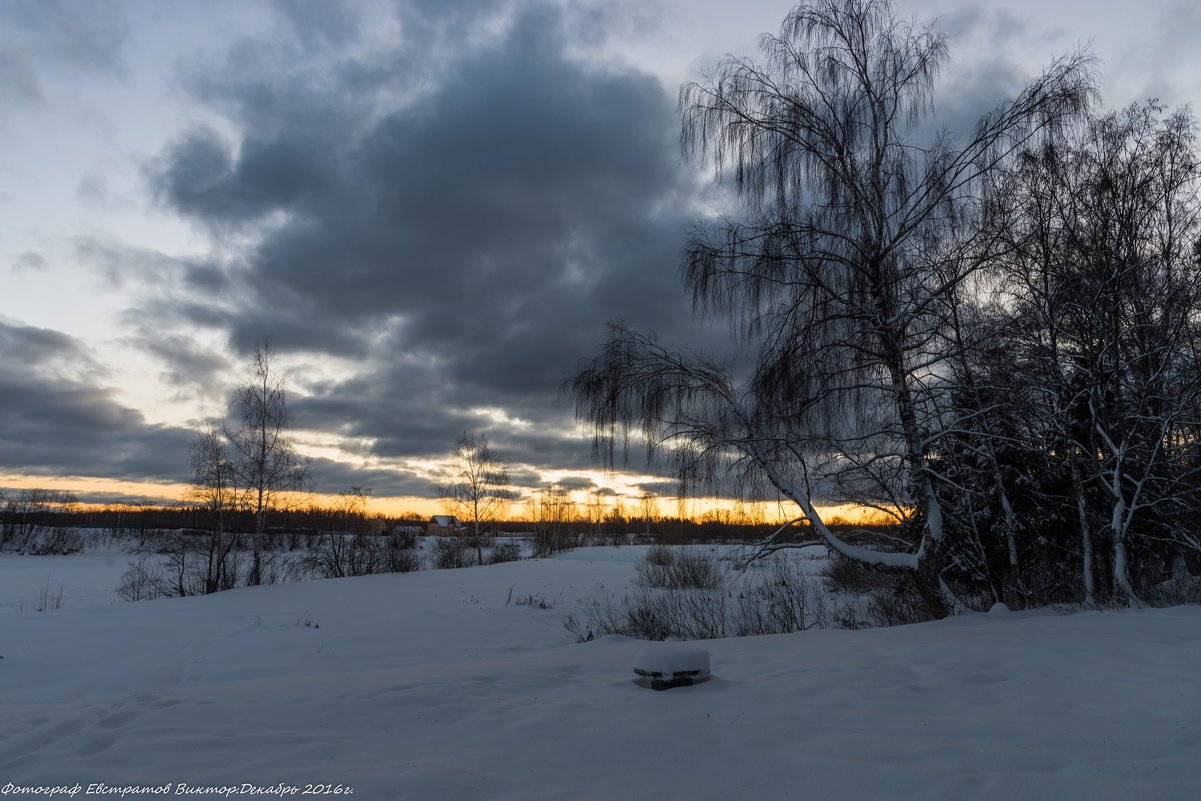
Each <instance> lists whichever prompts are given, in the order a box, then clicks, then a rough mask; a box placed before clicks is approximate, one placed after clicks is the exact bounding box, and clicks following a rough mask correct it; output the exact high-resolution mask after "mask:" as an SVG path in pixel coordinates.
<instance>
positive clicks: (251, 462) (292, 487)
mask: <svg viewBox="0 0 1201 801" xmlns="http://www.w3.org/2000/svg"><path fill="white" fill-rule="evenodd" d="M274 361H275V351H274V350H273V349H272V348H271V346H270V345H269V344H266V343H260V344H258V345H256V346H255V349H254V355H253V356H252V357H251V362H250V379H249V380H248V381H247V383H246V385H245V386H243V387H242V388H241V389H239V390H238V391H237V392H236V393H235V395H234V398H233V404H232V406H233V409H234V412H235V414H236V417H237V421H238V427H237V428H234V429H230V428H228V427H227V428H226V430H225V435H226V438H227V439H228V441H229V444H230V449H231V455H232V459H231V462H230V464H231V465H232V466H233V469H234V473H235V475H236V476H237V479H238V483H239V486H240V487H241V489H242V491H243V493H244V496H245V503H246V506H247V507H248V508H249V509H250V510H251V511H252V512H253V513H254V538H253V541H252V549H253V561H252V563H251V567H250V575H249V578H248V583H249V584H251V585H256V584H260V583H262V580H263V573H262V562H263V549H264V547H265V544H266V530H267V515H268V513H269V512H270V511H271V510H272V509H274V508H277V507H278V506H279V505H280V504H281V503H283V502H284V501H285V499H286V498H287V496H288V495H289V494H291V493H294V492H296V491H298V490H301V489H302V488H303V487H304V486H305V483H306V482H307V480H308V477H309V472H310V470H309V468H310V462H309V460H307V459H305V458H304V457H302V456H300V454H298V453H297V452H296V448H295V444H294V443H293V441H292V438H291V427H290V421H289V418H288V405H287V391H286V381H285V380H284V378H283V376H281V375H279V374H278V373H277V372H276V371H275V365H274Z"/></svg>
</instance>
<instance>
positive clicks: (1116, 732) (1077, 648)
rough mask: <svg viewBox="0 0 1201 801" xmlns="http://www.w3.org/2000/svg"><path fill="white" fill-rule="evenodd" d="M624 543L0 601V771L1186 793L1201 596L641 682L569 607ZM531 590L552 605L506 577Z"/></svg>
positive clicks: (597, 589)
mask: <svg viewBox="0 0 1201 801" xmlns="http://www.w3.org/2000/svg"><path fill="white" fill-rule="evenodd" d="M639 556H640V550H639V549H633V548H622V549H616V550H614V549H586V550H580V551H577V552H575V553H572V554H568V555H565V557H564V558H561V559H549V560H537V561H524V562H516V563H510V564H502V565H495V566H490V567H484V568H468V569H462V570H443V571H423V572H419V573H410V574H404V575H388V576H371V577H366V578H360V579H343V580H335V581H314V582H308V583H304V584H286V585H277V586H273V587H261V588H249V589H243V590H235V591H232V592H227V593H222V594H219V595H214V596H209V597H206V598H185V599H176V600H161V601H153V602H146V603H139V604H120V605H106V604H97V605H92V606H79V607H76V608H72V607H71V606H69V605H65V606H64V608H62V609H59V610H52V611H48V612H44V613H37V614H16V613H11V614H9V613H5V614H3V616H2V617H0V655H2V656H3V657H4V658H3V660H2V661H0V721H2V725H0V786H2V785H4V784H7V783H10V782H11V783H13V784H16V785H31V784H42V785H45V784H71V783H74V782H76V781H78V782H80V783H81V784H83V785H84V786H85V787H86V786H87V784H89V783H96V782H104V783H107V784H109V785H115V786H124V785H135V784H136V785H153V784H160V785H161V784H165V783H173V784H177V783H181V782H185V783H187V784H189V785H230V784H234V785H238V784H241V783H252V784H257V785H261V786H267V785H274V784H279V783H281V782H283V783H285V784H292V785H299V786H301V787H303V786H304V785H305V784H309V783H314V784H316V783H329V784H333V785H337V784H342V785H348V786H350V787H353V788H354V791H355V796H356V797H358V798H367V799H377V798H383V799H439V800H453V799H522V800H523V801H524V800H526V799H617V798H631V799H643V798H663V799H672V798H680V799H723V801H724V800H725V799H744V798H747V799H751V798H753V799H777V798H778V799H783V798H814V799H825V798H831V799H832V798H838V799H872V801H877V800H878V799H922V800H923V801H928V800H930V799H965V798H971V799H1014V798H1021V799H1034V798H1045V799H1115V800H1116V799H1123V800H1125V799H1138V798H1157V799H1169V798H1171V799H1174V798H1196V797H1201V774H1199V772H1198V771H1197V764H1198V762H1197V760H1198V755H1199V754H1201V714H1199V713H1201V683H1198V682H1197V680H1196V675H1197V666H1198V665H1201V609H1198V608H1196V607H1182V608H1177V609H1170V610H1155V611H1152V610H1140V611H1131V612H1123V613H1104V614H1100V613H1083V614H1077V615H1071V616H1059V615H1055V614H1051V613H1037V614H1030V613H1013V614H1009V615H971V616H965V617H962V618H958V619H954V620H949V621H943V622H939V623H934V624H926V625H920V626H909V627H901V628H894V629H886V630H870V631H809V632H806V633H803V634H796V635H779V636H771V637H758V638H744V639H729V640H715V641H709V642H706V643H704V647H705V648H706V649H707V650H708V651H709V652H710V655H711V660H712V673H713V678H712V679H711V680H710V681H708V682H706V683H703V684H700V685H697V686H694V687H684V688H677V689H672V690H668V691H666V692H652V691H650V690H648V689H645V688H644V687H642V686H639V685H638V684H637V683H635V678H636V677H635V675H634V673H633V669H632V666H633V659H634V655H635V654H636V653H637V652H638V651H639V650H640V649H642V648H643V647H645V643H641V642H637V641H633V640H628V639H624V638H620V637H608V638H602V639H601V640H598V641H595V642H590V643H586V644H575V643H574V642H572V641H571V639H570V638H569V637H568V636H567V634H566V633H565V632H564V630H563V628H562V619H563V617H564V616H565V615H566V614H568V613H571V612H573V611H575V609H576V607H577V605H578V604H579V602H580V601H581V600H583V599H585V598H588V597H591V596H594V595H597V594H602V593H610V594H617V595H620V594H621V593H623V592H624V591H625V590H626V587H627V585H628V583H629V581H630V579H631V578H632V576H633V565H632V564H631V562H633V561H635V560H636V559H637V558H638V557H639ZM39 569H40V568H39ZM39 580H41V579H40V577H39ZM531 596H532V597H534V598H537V599H542V600H544V601H545V602H546V603H547V604H549V605H550V606H551V607H552V608H551V609H542V608H539V606H538V605H529V604H523V605H518V604H517V603H515V602H514V603H508V604H507V603H506V600H512V601H515V600H516V599H523V598H529V597H531ZM15 797H22V796H15ZM29 797H32V796H29ZM127 797H139V796H127ZM145 797H149V796H145ZM181 797H200V796H199V795H198V794H188V793H185V794H184V795H182V796H181Z"/></svg>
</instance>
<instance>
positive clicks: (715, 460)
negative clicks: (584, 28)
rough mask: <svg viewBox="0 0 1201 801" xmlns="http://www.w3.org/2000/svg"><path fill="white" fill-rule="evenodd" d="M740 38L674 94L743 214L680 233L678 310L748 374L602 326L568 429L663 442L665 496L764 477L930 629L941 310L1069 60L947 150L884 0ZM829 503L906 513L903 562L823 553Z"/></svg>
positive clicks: (688, 143)
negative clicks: (744, 362) (631, 431)
mask: <svg viewBox="0 0 1201 801" xmlns="http://www.w3.org/2000/svg"><path fill="white" fill-rule="evenodd" d="M760 41H761V47H762V50H763V55H764V63H763V64H758V63H755V62H753V61H751V60H749V59H745V58H734V57H730V58H727V59H725V60H724V61H722V62H721V63H720V64H719V65H718V67H717V70H716V72H715V73H714V74H713V76H712V77H711V78H710V79H708V80H707V81H706V82H705V83H703V84H688V85H686V86H684V87H683V89H682V90H681V95H680V104H681V108H682V110H683V133H682V140H683V146H684V150H685V152H686V153H688V154H692V155H696V156H700V157H702V158H703V157H708V158H710V159H712V162H713V164H714V166H715V167H716V168H717V171H718V174H719V177H725V176H731V177H732V178H733V182H734V186H735V188H736V190H737V192H738V194H739V196H740V198H741V199H742V200H743V201H744V204H745V206H744V207H745V211H746V214H747V220H746V221H745V222H733V221H726V222H721V223H717V224H710V225H704V226H702V227H700V228H699V229H698V231H697V232H696V234H695V235H694V236H693V238H692V240H691V242H690V244H689V247H688V251H687V256H686V270H685V280H686V284H687V286H688V288H689V289H690V290H691V292H692V296H693V300H694V304H695V307H696V309H697V310H698V312H701V313H704V314H716V315H719V316H723V317H726V318H727V319H728V320H729V321H730V323H731V328H732V331H733V332H734V334H735V337H736V339H737V340H738V341H739V342H741V343H743V344H745V345H747V346H749V347H750V348H752V349H753V352H754V354H755V358H756V364H755V367H754V370H753V372H752V375H751V377H750V379H749V380H748V381H746V382H739V381H735V380H733V379H732V378H731V377H730V376H728V375H727V373H726V371H725V369H724V368H723V366H722V365H720V364H715V363H711V362H708V361H706V360H704V359H699V358H696V357H691V356H687V355H684V354H680V353H677V352H674V351H671V350H669V349H667V348H664V347H663V346H661V345H659V344H658V343H657V342H655V341H653V340H652V339H650V338H647V337H643V336H641V335H639V334H636V333H634V332H631V331H629V330H628V329H626V328H624V327H622V326H614V327H612V328H611V331H610V338H609V342H608V344H607V345H606V347H605V349H604V351H603V352H602V354H601V356H599V357H597V358H596V359H595V360H593V362H592V363H591V364H590V365H588V366H587V367H586V368H585V369H584V370H583V371H582V372H581V373H580V374H579V375H578V376H577V378H576V380H575V383H574V390H575V396H576V401H577V407H576V408H577V414H578V416H579V417H580V418H582V419H584V420H587V421H589V422H590V423H592V424H593V425H594V427H595V431H596V434H597V440H598V444H599V445H600V446H601V448H602V450H608V451H609V452H610V454H611V449H612V446H613V442H614V440H615V438H616V437H617V436H618V435H619V434H620V433H622V432H624V431H625V430H628V428H629V427H631V426H633V427H638V428H641V429H642V431H643V433H644V434H645V435H646V436H647V440H648V442H649V443H651V444H670V445H671V447H672V451H673V455H674V456H675V458H676V465H677V468H678V470H679V473H680V476H681V478H682V479H684V480H690V479H693V478H697V477H703V476H712V475H714V473H715V471H716V470H717V468H718V467H721V466H730V465H734V466H737V467H740V468H743V470H742V475H743V476H744V477H746V478H748V479H759V480H761V479H766V481H767V482H768V483H769V484H770V486H771V487H773V488H774V489H775V491H777V492H778V493H780V494H781V495H782V496H783V497H785V498H787V499H789V500H791V501H792V502H794V503H795V504H796V505H797V507H798V508H799V510H800V518H801V519H808V520H809V521H810V522H811V524H812V525H813V529H814V530H815V531H816V532H817V533H818V534H819V535H820V536H821V537H822V538H823V539H824V540H825V541H826V543H827V544H828V545H829V546H830V547H832V548H833V549H834V550H836V551H837V552H839V553H841V554H842V555H844V556H847V557H850V558H853V559H857V560H861V561H866V562H870V563H875V564H880V565H886V566H891V567H896V568H902V569H906V570H909V571H912V573H913V574H914V576H915V579H916V584H917V587H918V589H919V591H920V593H921V595H922V598H923V601H924V603H925V604H926V607H927V609H928V611H929V612H930V614H932V615H936V616H941V615H944V614H946V613H947V611H948V609H949V608H950V607H951V605H952V604H954V602H955V601H954V598H953V595H952V593H951V592H950V590H949V588H948V587H947V585H946V583H945V582H944V577H943V567H944V564H945V557H946V551H947V545H946V542H945V537H944V534H945V530H944V529H945V526H944V512H943V508H942V501H941V499H940V493H939V491H938V490H939V483H940V480H941V478H940V475H939V466H938V463H937V461H936V460H935V459H933V458H932V452H933V451H934V450H935V446H936V445H937V442H938V439H939V437H940V436H941V435H942V433H943V432H944V431H945V430H946V429H947V428H948V421H946V420H945V419H942V417H941V416H940V415H941V413H942V410H943V409H944V408H945V407H946V404H945V403H944V402H942V401H941V399H940V395H941V394H942V393H945V391H946V386H945V384H944V382H943V381H942V380H941V378H942V376H943V375H944V374H945V369H944V368H945V365H946V364H947V362H948V360H949V358H950V355H951V354H950V351H949V345H948V339H947V338H946V336H945V326H946V318H945V309H946V303H947V302H948V298H949V296H950V295H951V294H952V293H953V291H954V290H955V288H956V287H957V286H959V285H960V284H961V283H962V282H963V281H965V280H966V278H967V277H968V276H969V275H970V274H971V273H972V271H973V270H975V269H978V268H979V267H980V265H981V264H983V263H984V261H985V258H986V257H987V254H988V252H989V246H988V245H989V243H988V242H986V241H982V240H981V238H980V237H979V236H977V232H978V230H979V229H978V227H977V226H976V225H975V219H976V216H977V213H978V211H979V209H980V207H981V205H982V203H983V202H984V200H985V198H986V190H987V186H986V185H985V182H984V180H983V179H984V178H985V177H986V176H987V175H988V173H989V172H990V171H991V170H992V169H993V168H994V167H996V166H997V165H998V164H1000V163H1003V162H1004V161H1005V160H1006V159H1008V158H1009V157H1010V156H1011V155H1012V154H1014V153H1015V152H1016V151H1017V150H1018V149H1019V148H1021V147H1023V146H1024V145H1026V144H1027V143H1030V142H1031V141H1033V140H1035V139H1036V138H1037V137H1039V136H1040V135H1041V134H1043V133H1044V132H1047V131H1051V130H1054V129H1055V128H1056V126H1058V125H1059V124H1060V123H1061V122H1063V121H1064V120H1066V119H1068V118H1070V117H1072V116H1073V115H1076V114H1078V113H1080V112H1081V111H1082V110H1084V109H1085V108H1086V106H1087V104H1088V102H1089V100H1090V98H1091V95H1092V81H1091V75H1090V74H1089V71H1088V61H1087V59H1086V58H1084V57H1083V56H1073V57H1070V58H1066V59H1063V60H1060V61H1057V62H1055V63H1054V64H1053V65H1052V66H1051V68H1050V69H1049V70H1048V71H1047V72H1046V73H1044V74H1043V75H1041V76H1039V77H1038V78H1036V79H1035V80H1033V81H1031V82H1030V83H1029V84H1028V85H1027V87H1026V88H1025V90H1024V91H1023V92H1022V93H1021V94H1020V95H1019V96H1018V97H1017V98H1016V99H1015V100H1013V101H1011V102H1008V103H1005V104H1003V105H1002V106H1000V107H998V108H997V109H996V110H994V111H993V112H991V113H989V114H987V115H985V116H984V117H983V118H982V119H981V120H980V122H979V124H978V125H977V126H976V129H975V130H974V131H973V132H972V134H971V135H970V136H968V137H967V138H966V140H964V142H963V143H962V145H956V144H955V143H954V141H953V140H952V139H951V138H950V137H949V136H946V135H940V136H936V137H935V138H934V139H933V141H932V142H931V143H929V144H922V143H920V142H919V141H917V139H918V134H919V133H920V126H921V124H922V123H923V122H924V121H925V120H926V119H928V117H929V115H930V112H931V109H932V87H933V83H934V78H935V76H936V75H937V74H938V72H939V71H940V70H941V68H942V67H943V65H944V64H945V63H946V60H947V49H946V40H945V37H944V36H943V35H942V34H941V33H939V32H938V31H937V30H936V29H935V28H933V27H930V26H921V25H917V24H915V23H910V22H905V21H901V20H898V19H897V18H896V17H895V16H894V15H893V11H892V7H891V4H890V3H889V2H888V1H887V0H815V2H811V3H809V4H806V5H803V6H800V7H798V8H797V9H795V10H793V11H792V12H791V13H790V14H789V15H788V16H787V17H786V19H785V20H784V24H783V26H782V28H781V32H780V34H779V35H778V36H764V37H763V38H762V39H761V40H760ZM822 473H824V474H825V475H824V478H825V479H826V480H825V481H819V479H821V478H823V476H822V475H819V474H822ZM832 477H837V478H838V481H837V482H834V481H832V480H831V478H832ZM831 487H838V488H841V489H843V490H844V491H845V492H847V493H849V497H848V498H846V499H847V500H855V501H857V502H860V503H866V504H869V505H875V506H877V507H878V508H882V509H887V510H892V511H894V512H896V511H897V510H912V518H913V519H912V521H911V525H912V528H913V530H914V531H915V532H916V544H915V546H914V547H913V549H912V550H910V551H907V552H884V551H878V550H872V549H868V548H864V547H861V546H855V545H852V544H850V543H848V542H846V541H844V540H843V539H841V538H840V537H838V536H836V535H835V534H834V533H833V532H832V531H831V530H830V529H829V528H828V527H827V526H826V525H825V524H824V522H823V521H822V519H821V516H820V514H819V513H818V511H817V509H816V507H815V505H814V497H815V494H814V493H815V491H829V488H831ZM823 488H824V489H823Z"/></svg>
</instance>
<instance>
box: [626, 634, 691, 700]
mask: <svg viewBox="0 0 1201 801" xmlns="http://www.w3.org/2000/svg"><path fill="white" fill-rule="evenodd" d="M634 672H635V673H637V674H638V675H639V676H642V677H643V678H647V679H650V680H651V686H652V687H653V688H655V689H656V690H666V689H667V688H668V687H683V686H688V685H692V684H697V683H699V682H702V681H704V680H705V679H707V678H709V652H708V651H706V650H705V649H704V648H693V647H689V646H686V645H675V644H673V643H662V644H659V645H653V646H650V647H649V648H643V649H642V650H641V651H639V652H638V653H636V654H634Z"/></svg>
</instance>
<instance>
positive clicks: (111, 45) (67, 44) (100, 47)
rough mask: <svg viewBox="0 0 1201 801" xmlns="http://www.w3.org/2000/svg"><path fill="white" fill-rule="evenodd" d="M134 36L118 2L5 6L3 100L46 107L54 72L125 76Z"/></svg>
mask: <svg viewBox="0 0 1201 801" xmlns="http://www.w3.org/2000/svg"><path fill="white" fill-rule="evenodd" d="M128 36H129V26H128V23H127V21H126V19H125V15H124V12H123V9H122V7H121V6H120V5H118V4H116V3H103V4H101V3H89V2H84V1H83V0H6V2H4V3H0V97H3V98H5V99H6V100H8V101H10V102H13V103H23V104H27V103H36V102H40V101H41V100H43V98H44V90H43V83H44V81H45V78H46V74H47V72H48V71H52V70H66V71H69V72H74V73H81V74H86V73H90V72H117V73H119V72H120V71H121V70H122V68H123V61H122V51H123V49H124V46H125V43H126V41H127V40H128Z"/></svg>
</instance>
